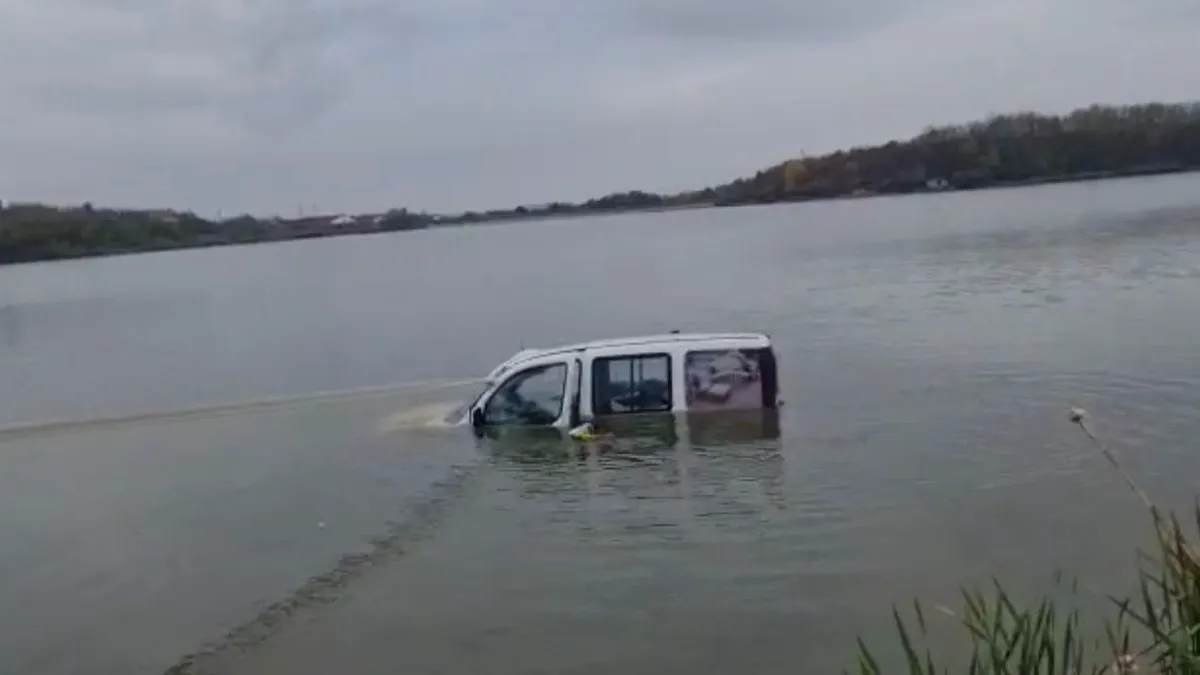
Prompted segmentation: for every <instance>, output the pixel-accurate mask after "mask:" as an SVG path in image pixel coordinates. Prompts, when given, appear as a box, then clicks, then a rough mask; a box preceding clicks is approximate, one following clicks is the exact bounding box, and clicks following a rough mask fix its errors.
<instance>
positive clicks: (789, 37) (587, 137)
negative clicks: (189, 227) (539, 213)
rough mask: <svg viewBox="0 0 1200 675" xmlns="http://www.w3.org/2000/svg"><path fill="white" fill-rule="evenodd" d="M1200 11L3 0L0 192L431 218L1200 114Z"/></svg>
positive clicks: (1076, 0)
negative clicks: (1014, 119)
mask: <svg viewBox="0 0 1200 675" xmlns="http://www.w3.org/2000/svg"><path fill="white" fill-rule="evenodd" d="M1197 64H1200V0H991V1H987V2H985V1H981V0H0V77H2V78H3V86H4V95H3V105H0V198H5V199H10V200H20V201H24V200H44V201H51V202H55V203H79V202H82V201H85V200H87V201H92V202H94V203H96V204H106V205H120V206H162V207H178V208H190V209H194V210H196V211H198V212H200V213H204V214H212V213H215V212H216V211H218V210H220V211H222V212H223V213H224V214H226V215H230V214H233V213H237V212H251V213H255V214H263V215H266V214H272V213H282V214H285V215H286V214H294V213H296V212H297V209H299V208H304V209H305V210H307V211H311V210H312V209H313V208H314V207H315V208H317V209H318V210H320V211H323V212H339V211H360V212H361V211H374V210H381V209H385V208H388V207H390V206H400V205H405V206H408V207H410V208H426V209H430V210H458V209H468V208H472V209H475V208H486V207H507V206H514V205H517V204H520V203H540V202H546V201H551V200H555V199H564V200H572V201H574V200H579V199H582V198H586V197H589V196H598V195H601V194H604V193H607V192H612V191H616V190H627V189H633V188H642V189H647V190H655V191H677V190H683V189H691V188H699V187H704V186H706V185H710V184H715V183H721V182H725V181H728V180H730V179H732V178H736V177H738V176H742V175H746V174H749V173H753V172H754V171H755V170H757V169H759V168H762V167H764V166H767V165H769V164H772V163H776V162H778V161H780V160H782V159H785V158H788V157H794V156H798V155H799V154H800V153H801V152H807V153H809V154H813V153H818V152H823V151H828V150H832V149H836V148H837V147H841V146H848V145H854V144H863V143H870V142H877V141H885V140H888V139H890V138H894V137H907V136H911V135H913V134H915V133H917V132H919V131H920V130H921V129H922V128H923V127H924V126H926V125H928V124H932V123H945V122H955V121H966V120H969V119H973V118H977V117H982V116H984V115H986V114H988V113H989V112H1001V111H1009V110H1015V109H1038V110H1046V111H1064V110H1067V109H1070V108H1072V107H1076V106H1079V105H1085V104H1088V103H1091V102H1096V101H1100V102H1134V101H1147V100H1186V99H1189V98H1197V97H1200V65H1197Z"/></svg>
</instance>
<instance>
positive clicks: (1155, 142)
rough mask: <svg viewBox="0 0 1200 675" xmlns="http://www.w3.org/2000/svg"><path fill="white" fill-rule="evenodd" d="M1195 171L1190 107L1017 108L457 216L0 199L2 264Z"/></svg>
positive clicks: (1199, 159) (1198, 111)
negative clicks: (582, 197) (278, 212)
mask: <svg viewBox="0 0 1200 675" xmlns="http://www.w3.org/2000/svg"><path fill="white" fill-rule="evenodd" d="M1197 168H1200V103H1179V104H1166V103H1149V104H1144V105H1132V106H1101V105H1094V106H1091V107H1088V108H1082V109H1079V110H1075V111H1073V112H1071V113H1069V114H1067V115H1064V116H1053V115H1039V114H1036V113H1016V114H1008V115H996V116H993V117H991V118H988V119H986V120H982V121H978V122H972V123H970V124H963V125H956V126H946V127H934V128H930V129H928V130H926V131H925V132H924V133H922V134H920V135H919V136H916V137H914V138H911V139H909V140H907V141H892V142H890V143H886V144H884V145H877V146H870V147H859V148H852V149H849V150H839V151H837V152H834V153H831V154H827V155H822V156H819V157H805V158H801V159H792V160H788V161H785V162H782V163H780V164H777V165H775V166H772V167H770V168H767V169H764V170H762V171H759V172H758V173H756V174H755V175H754V176H752V177H748V178H742V179H738V180H735V181H733V182H732V183H728V184H725V185H719V186H714V187H709V188H705V189H703V190H696V191H692V192H683V193H679V194H674V195H660V194H655V193H651V192H643V191H640V190H633V191H630V192H620V193H613V194H609V195H606V196H603V197H598V198H595V199H589V200H587V201H585V202H582V203H578V204H571V203H567V202H552V203H549V204H545V205H541V206H518V207H517V208H515V209H496V210H491V211H483V212H467V213H461V214H455V215H430V214H426V213H414V212H411V211H408V210H407V209H403V208H398V209H392V210H390V211H388V212H386V213H383V214H379V215H373V216H322V217H308V218H293V219H282V218H270V219H263V218H255V217H251V216H238V217H235V218H228V219H218V220H209V219H205V218H201V217H200V216H197V215H196V214H194V213H190V212H178V211H162V210H158V211H156V210H128V209H96V208H93V207H92V206H91V205H90V204H84V205H82V206H76V207H54V206H47V205H44V204H5V203H3V202H0V263H13V262H26V261H33V260H49V259H57V258H74V257H82V256H93V255H106V254H116V253H130V252H137V251H158V250H166V249H175V248H185V247H194V246H213V245H219V244H237V243H250V242H260V241H280V240H286V239H298V238H305V237H322V236H331V235H337V234H352V233H365V232H387V231H401V230H414V229H421V228H426V227H432V226H438V225H454V224H470V223H479V222H488V221H505V220H517V219H525V218H536V217H562V216H569V215H583V214H595V213H619V212H626V211H645V210H655V209H668V208H683V207H697V206H707V205H716V206H729V205H738V204H753V203H770V202H781V201H801V200H808V199H828V198H832V197H843V196H856V195H872V194H889V193H893V194H894V193H905V192H919V191H927V190H946V189H974V188H983V187H990V186H998V185H1021V184H1029V183H1041V182H1053V181H1067V180H1084V179H1093V178H1105V177H1112V176H1130V175H1138V174H1152V173H1167V172H1173V171H1186V170H1192V169H1197Z"/></svg>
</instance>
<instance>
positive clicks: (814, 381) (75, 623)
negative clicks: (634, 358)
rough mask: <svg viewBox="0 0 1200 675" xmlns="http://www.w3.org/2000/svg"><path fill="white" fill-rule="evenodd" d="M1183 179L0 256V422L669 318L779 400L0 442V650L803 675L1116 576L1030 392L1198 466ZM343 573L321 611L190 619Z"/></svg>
mask: <svg viewBox="0 0 1200 675" xmlns="http://www.w3.org/2000/svg"><path fill="white" fill-rule="evenodd" d="M1198 188H1200V178H1197V177H1196V176H1175V177H1167V178H1156V179H1149V180H1123V181H1106V182H1098V183H1088V184H1076V185H1064V186H1053V187H1039V188H1031V189H1020V190H993V191H987V192H977V193H960V194H949V195H941V196H928V197H912V198H879V199H870V200H858V201H838V202H825V203H813V204H805V205H791V206H772V207H751V208H739V209H718V210H707V211H689V212H676V213H666V214H658V215H636V216H620V217H609V218H586V219H575V220H565V221H544V222H529V223H522V224H514V225H506V226H496V227H479V228H460V229H446V230H434V231H422V232H414V233H404V234H397V235H386V236H362V237H348V238H341V239H327V240H316V241H303V242H292V243H286V244H279V245H264V246H250V247H238V248H219V249H208V250H195V251H181V252H172V253H162V254H153V255H141V256H127V257H119V258H109V259H99V260H85V261H72V262H58V263H50V264H39V265H28V266H19V267H8V268H2V269H0V424H13V423H20V422H27V421H33V420H41V419H58V418H72V417H79V416H93V415H119V414H128V413H137V412H142V411H145V410H151V409H154V410H157V409H167V408H173V407H181V406H191V405H205V404H209V403H214V402H221V401H229V400H242V399H252V398H255V397H261V396H273V395H286V394H299V393H305V392H310V391H318V390H331V389H345V388H353V387H360V386H374V385H379V384H386V383H390V382H399V381H405V380H415V379H425V378H440V377H458V376H471V375H476V374H479V373H481V372H484V371H486V370H487V369H489V368H490V367H491V366H493V365H495V363H496V362H498V361H500V360H502V359H504V358H506V357H507V356H509V355H510V354H511V353H512V352H514V351H516V350H517V349H518V348H519V347H521V346H522V345H524V346H535V345H549V344H554V343H559V342H566V341H577V340H586V339H591V338H595V337H602V336H619V335H624V334H636V333H648V332H659V331H664V330H668V329H672V328H679V329H682V330H705V329H711V330H731V329H733V330H766V331H768V332H770V333H771V335H772V336H773V337H774V338H775V340H776V343H777V349H778V351H779V355H780V368H781V382H782V386H783V389H784V394H785V398H786V400H787V405H786V407H785V411H784V414H783V415H782V416H781V419H780V421H779V433H778V435H777V437H774V435H772V434H767V435H765V436H764V437H762V438H754V437H743V438H737V437H734V438H733V439H729V438H727V437H723V436H722V434H720V433H717V434H715V435H714V434H712V433H708V435H707V436H706V435H705V434H704V433H700V434H699V436H698V437H697V435H696V434H693V433H691V432H690V431H689V432H688V433H682V434H680V433H676V432H671V433H667V432H665V431H664V432H662V433H657V432H656V433H657V435H654V434H652V435H651V436H650V438H651V440H650V441H648V442H647V443H644V444H643V445H642V446H639V447H638V448H636V452H635V453H634V454H638V455H639V456H641V455H645V456H647V457H648V459H647V460H645V461H634V460H621V459H620V458H613V457H608V458H604V459H603V460H593V461H590V462H588V461H563V460H555V459H553V454H554V451H553V448H542V450H541V451H538V452H541V454H540V455H539V454H538V452H534V453H533V455H534V456H533V457H532V458H531V456H530V455H529V454H528V453H529V452H531V450H536V448H535V447H534V446H536V445H537V444H536V443H534V444H532V445H531V444H528V443H526V444H517V446H515V447H514V446H512V444H511V443H510V444H508V445H505V444H504V443H503V442H502V441H489V442H485V443H481V444H476V443H475V442H474V441H473V440H472V439H471V438H470V436H469V435H465V434H464V435H455V434H447V433H433V432H429V431H394V432H391V433H384V434H380V433H379V426H378V424H379V421H380V420H381V419H384V418H386V417H387V416H388V415H390V414H392V413H394V412H395V411H396V410H397V409H401V408H404V407H405V406H409V405H412V404H413V403H414V402H415V398H417V397H414V396H413V395H409V394H405V395H398V396H396V397H391V398H388V397H373V398H370V399H362V400H346V401H340V402H337V403H330V404H311V405H303V406H295V407H290V408H285V409H279V410H272V411H260V412H256V413H254V414H244V415H236V414H233V415H221V416H214V417H209V418H197V419H188V420H182V421H174V422H166V421H164V422H159V423H147V424H139V425H128V426H112V427H108V428H103V429H92V430H87V431H86V432H75V433H57V434H50V435H41V436H33V437H24V438H10V439H8V440H6V441H5V440H0V535H2V536H0V573H2V574H0V602H3V604H4V606H5V607H10V608H19V611H8V612H6V613H5V614H4V617H3V618H2V619H0V671H3V672H6V673H8V672H12V673H26V672H28V673H39V674H41V673H49V674H53V673H63V674H70V675H75V674H83V673H99V672H127V673H158V672H162V671H163V670H164V669H166V668H168V667H169V666H171V665H172V664H174V663H176V662H177V661H178V660H179V659H180V658H182V657H184V656H185V655H186V654H188V653H191V652H194V651H196V650H198V649H200V648H201V647H202V645H204V644H206V643H208V644H211V645H213V646H215V647H216V648H217V649H216V651H215V653H214V654H212V655H210V656H208V657H206V658H205V659H201V660H199V661H196V662H195V664H194V666H195V669H196V670H198V671H204V670H206V669H207V670H208V671H210V672H249V673H288V674H297V673H299V674H302V673H308V672H312V673H328V672H344V673H348V674H349V673H355V674H357V673H364V674H365V673H385V672H386V673H392V672H396V670H397V669H402V670H404V671H405V672H406V673H460V672H461V673H465V672H478V671H479V670H481V669H485V670H486V671H487V672H499V673H514V674H516V673H522V674H524V673H533V672H547V673H549V672H554V673H590V672H614V671H617V670H620V671H623V672H632V673H642V672H645V673H661V672H664V671H675V670H680V671H682V670H683V669H685V668H686V669H687V670H689V671H691V672H693V673H727V672H729V671H730V670H732V669H745V670H746V671H748V672H763V673H774V672H797V671H802V672H803V671H807V672H819V671H830V670H832V671H835V672H836V671H837V670H839V669H840V667H841V666H842V665H844V664H846V663H847V659H848V658H849V656H850V650H851V647H852V643H853V639H854V636H855V634H856V633H858V632H863V633H866V634H867V635H868V636H877V635H879V634H880V633H881V631H885V629H886V627H887V622H888V621H889V620H890V615H889V612H890V604H891V602H892V601H894V600H895V601H901V602H907V600H908V598H910V597H911V596H912V595H914V594H919V595H921V596H922V597H925V598H927V599H929V600H931V601H935V602H936V601H949V602H952V601H953V598H954V595H953V592H954V588H955V585H956V584H957V583H960V582H972V581H978V580H984V579H986V578H987V575H989V574H991V573H993V572H995V573H998V574H1000V575H1002V576H1003V577H1004V578H1006V579H1009V580H1011V582H1012V583H1013V584H1014V586H1015V587H1016V588H1018V589H1029V590H1033V589H1038V588H1041V587H1043V586H1044V585H1045V582H1046V581H1047V580H1048V579H1049V578H1050V575H1051V573H1052V572H1053V570H1054V569H1055V568H1056V567H1064V568H1067V569H1069V570H1071V571H1074V572H1077V573H1079V574H1080V575H1081V576H1082V577H1083V579H1084V580H1085V582H1086V583H1088V584H1091V585H1094V586H1097V587H1102V588H1110V587H1114V586H1115V585H1117V586H1119V585H1120V584H1121V583H1124V582H1126V581H1127V580H1128V579H1129V578H1130V572H1131V571H1132V563H1133V557H1132V547H1133V546H1134V545H1135V544H1136V543H1138V542H1137V540H1138V537H1137V532H1138V529H1137V526H1138V525H1139V524H1140V523H1141V522H1142V515H1141V514H1140V513H1139V512H1138V511H1137V509H1136V504H1135V502H1134V501H1133V500H1132V499H1131V498H1130V497H1129V496H1128V495H1127V494H1125V493H1124V492H1123V491H1122V489H1121V487H1120V484H1119V482H1118V481H1117V480H1115V478H1114V477H1113V476H1112V475H1111V472H1110V471H1108V470H1107V468H1106V467H1105V465H1104V463H1103V461H1102V460H1101V459H1100V458H1099V457H1098V456H1097V455H1096V453H1095V452H1094V451H1093V450H1091V449H1090V448H1089V447H1088V446H1087V445H1086V443H1085V442H1084V439H1083V438H1082V437H1081V436H1080V435H1079V434H1078V432H1077V431H1076V430H1073V429H1072V428H1071V427H1070V426H1069V425H1068V424H1066V423H1065V421H1064V419H1065V418H1064V410H1065V408H1066V407H1067V406H1069V405H1081V406H1083V407H1085V408H1087V409H1088V410H1089V411H1090V412H1091V413H1092V415H1093V416H1094V419H1095V424H1096V427H1097V429H1098V430H1099V431H1100V432H1101V433H1103V434H1104V435H1105V437H1106V438H1107V439H1109V440H1110V442H1111V443H1112V444H1113V445H1114V446H1115V447H1117V448H1119V450H1120V452H1121V453H1122V455H1123V457H1124V458H1125V461H1126V462H1127V464H1128V465H1129V467H1130V469H1131V470H1132V471H1133V472H1134V473H1135V474H1136V475H1138V476H1139V478H1141V479H1142V480H1143V481H1144V482H1145V483H1146V484H1147V485H1148V486H1150V487H1151V488H1152V489H1154V490H1155V491H1156V492H1157V493H1158V494H1161V495H1163V497H1164V499H1166V500H1168V501H1172V500H1177V499H1179V498H1181V497H1184V496H1186V495H1188V494H1189V493H1190V491H1191V490H1193V489H1194V487H1195V481H1194V480H1193V477H1194V476H1195V475H1196V472H1197V470H1198V469H1200V460H1197V459H1196V458H1195V457H1194V456H1193V452H1192V450H1193V448H1194V446H1195V441H1194V439H1195V438H1197V437H1198V435H1200V417H1198V416H1197V414H1196V410H1198V409H1200V389H1198V388H1197V385H1198V384H1200V360H1197V359H1196V358H1195V354H1196V349H1197V347H1196V345H1200V196H1197V195H1200V190H1198ZM654 439H657V440H654ZM418 526H419V527H418ZM348 554H349V556H350V557H347V556H348ZM355 554H360V555H359V557H357V558H356V557H353V556H354V555H355ZM363 556H365V558H366V559H367V562H369V563H371V564H369V565H358V563H359V562H361V561H362V559H363ZM346 565H350V566H351V567H355V566H356V565H357V567H355V571H354V574H353V575H352V576H353V578H352V579H349V580H345V579H344V580H343V581H345V583H342V582H338V583H337V584H335V586H336V588H333V589H332V590H330V591H329V592H328V593H325V594H324V595H322V597H321V598H320V602H313V603H309V604H308V605H306V604H305V603H299V604H298V605H296V607H299V609H296V610H295V611H294V612H292V614H294V616H289V617H285V619H284V620H281V621H275V620H274V619H272V625H271V626H270V627H269V630H267V629H264V628H263V626H261V625H260V626H258V627H257V628H256V629H255V631H254V632H253V637H254V639H253V640H243V641H242V642H244V643H245V646H244V647H242V648H228V647H229V645H230V641H229V640H223V639H222V636H225V635H226V633H227V632H229V631H230V630H232V629H234V628H236V627H238V626H242V625H245V624H246V622H252V620H253V619H254V617H256V616H259V615H260V614H261V613H263V612H267V613H268V614H269V611H268V610H269V607H270V605H271V604H272V603H276V602H278V601H280V600H282V599H286V598H294V597H295V596H296V593H295V591H296V589H297V588H300V589H304V588H306V587H305V583H306V581H307V580H309V579H310V577H312V576H314V575H321V574H328V573H329V572H330V571H331V570H337V569H340V568H343V567H345V566H346ZM331 600H332V602H330V601H331ZM310 605H311V606H310ZM251 626H252V627H253V623H251ZM239 635H241V636H242V637H245V636H246V635H249V633H241V634H239ZM234 637H235V638H236V637H237V636H234ZM233 642H238V640H236V639H235V640H233ZM251 643H252V644H251Z"/></svg>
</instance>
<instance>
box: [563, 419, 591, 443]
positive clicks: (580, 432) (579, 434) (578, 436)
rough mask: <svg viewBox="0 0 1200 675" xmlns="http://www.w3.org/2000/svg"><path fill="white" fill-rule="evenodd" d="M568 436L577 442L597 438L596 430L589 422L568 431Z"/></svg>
mask: <svg viewBox="0 0 1200 675" xmlns="http://www.w3.org/2000/svg"><path fill="white" fill-rule="evenodd" d="M567 435H569V436H570V437H571V438H573V439H575V440H577V441H590V440H592V439H594V438H596V429H595V428H594V427H592V424H591V422H587V423H585V424H581V425H579V426H577V427H575V428H574V429H572V430H570V431H568V432H567Z"/></svg>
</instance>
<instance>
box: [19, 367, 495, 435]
mask: <svg viewBox="0 0 1200 675" xmlns="http://www.w3.org/2000/svg"><path fill="white" fill-rule="evenodd" d="M480 381H481V380H480V379H477V378H473V379H469V380H419V381H411V382H398V383H395V384H389V385H382V386H377V387H361V388H358V389H342V390H336V391H319V392H314V393H310V394H299V395H292V396H273V397H266V398H260V399H255V400H252V401H238V402H233V403H218V404H210V405H204V406H195V407H191V408H180V409H175V410H159V411H150V412H142V413H135V414H126V415H110V416H103V417H87V418H76V419H50V420H38V421H32V422H19V423H16V424H9V425H5V426H0V441H4V440H7V439H10V438H15V437H20V436H30V435H40V434H48V433H56V432H68V431H76V430H81V429H87V428H93V427H111V426H118V425H126V424H138V423H148V422H157V421H170V420H181V419H192V418H196V417H211V416H217V415H229V414H237V413H245V412H250V411H254V410H264V409H271V408H280V407H286V406H292V405H299V404H306V403H316V402H324V401H335V400H347V399H359V398H371V397H383V396H388V395H392V394H395V393H397V392H401V391H412V390H415V391H419V392H422V393H423V392H426V391H438V390H441V389H449V388H453V387H462V386H466V385H470V384H476V383H478V382H480ZM437 405H441V406H444V407H443V408H441V409H442V410H444V411H445V412H444V413H443V416H444V415H445V414H446V413H449V412H450V409H451V408H453V407H454V406H455V405H457V403H444V404H437ZM425 407H426V406H419V407H417V408H416V409H415V410H422V409H424V408H425ZM445 426H448V425H445Z"/></svg>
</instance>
